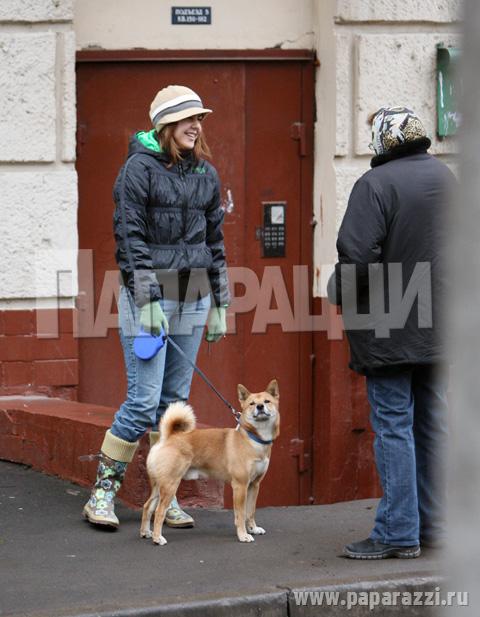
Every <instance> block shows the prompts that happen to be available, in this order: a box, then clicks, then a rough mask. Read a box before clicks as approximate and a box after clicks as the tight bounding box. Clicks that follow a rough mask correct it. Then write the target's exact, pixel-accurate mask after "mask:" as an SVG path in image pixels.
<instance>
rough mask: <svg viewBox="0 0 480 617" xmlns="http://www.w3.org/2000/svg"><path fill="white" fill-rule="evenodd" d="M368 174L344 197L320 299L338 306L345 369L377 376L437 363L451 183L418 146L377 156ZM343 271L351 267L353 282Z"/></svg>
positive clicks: (441, 356) (440, 165) (441, 166)
mask: <svg viewBox="0 0 480 617" xmlns="http://www.w3.org/2000/svg"><path fill="white" fill-rule="evenodd" d="M372 167H373V169H371V170H370V171H368V172H366V173H365V174H364V175H363V176H362V177H361V178H360V179H359V180H358V181H357V182H356V184H355V186H354V187H353V190H352V193H351V195H350V199H349V202H348V208H347V211H346V213H345V217H344V219H343V222H342V225H341V227H340V231H339V235H338V240H337V251H338V259H339V261H338V263H337V264H336V266H335V273H334V274H333V275H332V277H331V278H330V280H329V283H328V296H329V299H330V301H331V302H333V303H335V304H340V305H342V314H343V319H344V324H345V329H346V333H347V337H348V341H349V344H350V351H351V362H350V367H351V368H352V369H354V370H355V371H357V372H359V373H362V374H365V375H384V374H388V373H391V372H394V371H398V370H401V369H403V368H411V367H412V366H413V365H417V364H433V363H437V362H442V361H443V360H444V359H445V353H444V348H443V336H442V331H443V328H442V315H443V310H442V304H443V300H444V299H445V297H446V295H447V287H448V285H447V278H448V277H447V274H446V269H445V263H444V259H445V249H446V241H447V224H446V205H447V203H448V197H449V194H450V191H451V188H452V185H453V184H454V176H453V174H452V172H451V171H450V170H449V169H448V167H447V166H446V165H444V164H443V163H441V162H440V161H439V160H438V159H436V158H434V157H433V156H431V155H429V154H428V153H427V151H426V145H425V144H424V143H422V142H420V144H416V145H414V144H412V145H410V146H409V147H407V148H402V149H399V150H398V152H395V150H393V151H392V152H390V153H388V154H387V155H381V156H377V157H375V158H374V159H372ZM343 264H354V266H355V268H354V269H355V275H354V276H352V275H351V272H349V267H348V266H347V268H345V267H343V268H342V265H343ZM369 264H377V265H373V266H372V265H371V266H370V268H369ZM393 264H397V265H393ZM350 268H351V267H350ZM389 268H390V278H389V272H388V271H389ZM369 270H370V272H369ZM412 274H413V277H412ZM399 275H400V276H399ZM342 280H343V287H342ZM409 282H411V283H412V286H411V290H413V291H414V293H413V294H412V296H410V301H409V297H408V294H405V290H406V289H407V286H408V284H409ZM382 285H383V288H382ZM418 290H421V291H420V292H419V293H417V292H418ZM342 293H343V298H342ZM404 296H405V298H404V300H405V303H404V305H403V306H402V302H401V301H402V298H403V297H404ZM414 298H416V299H414ZM379 306H380V309H379V308H378V307H379ZM382 306H383V307H384V310H382ZM410 306H411V310H410ZM350 309H352V311H350ZM355 309H356V310H355ZM355 313H357V315H356V314H355ZM405 320H406V321H405ZM419 320H420V321H419ZM360 322H361V323H360Z"/></svg>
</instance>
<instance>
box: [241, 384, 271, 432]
mask: <svg viewBox="0 0 480 617" xmlns="http://www.w3.org/2000/svg"><path fill="white" fill-rule="evenodd" d="M279 399H280V393H279V390H278V382H277V380H276V379H272V381H271V382H270V383H269V384H268V386H267V388H266V389H265V390H264V391H263V392H257V393H251V392H249V391H248V390H247V388H245V386H242V384H238V400H239V401H240V405H241V407H242V420H243V422H245V423H247V424H250V425H251V426H254V427H258V428H260V427H262V426H264V427H266V426H267V425H270V426H271V427H272V428H273V439H275V438H276V437H278V435H279V434H280V414H279V412H278V405H279Z"/></svg>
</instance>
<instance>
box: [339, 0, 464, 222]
mask: <svg viewBox="0 0 480 617" xmlns="http://www.w3.org/2000/svg"><path fill="white" fill-rule="evenodd" d="M460 8H461V3H460V2H459V0H443V1H438V0H437V1H434V0H430V1H428V0H404V1H402V2H396V1H395V0H380V1H373V0H365V1H362V2H359V1H357V2H351V1H348V0H339V1H338V2H337V9H336V14H335V26H334V28H335V45H336V69H337V81H336V86H337V87H336V150H335V170H336V178H337V183H336V184H337V187H336V190H337V212H336V220H337V226H338V224H339V223H340V222H341V219H342V217H343V214H344V211H345V208H346V205H347V200H348V195H349V193H350V190H351V188H352V186H353V183H354V182H355V180H356V178H358V177H359V176H360V175H361V174H362V173H363V172H364V171H365V170H367V169H368V167H369V161H370V158H371V155H372V153H371V151H370V150H369V147H368V144H369V143H370V141H371V134H370V126H369V125H368V123H367V118H368V117H369V115H370V114H371V113H373V112H374V111H376V110H377V109H378V108H379V107H381V106H382V105H406V106H408V107H411V108H412V109H413V110H414V111H415V112H416V113H417V114H418V115H419V116H420V118H421V119H422V121H423V123H424V124H425V127H426V129H427V132H428V135H429V136H430V138H431V139H432V148H431V152H432V153H433V154H437V155H439V156H441V157H442V159H443V160H445V161H446V162H447V163H453V161H454V157H453V156H452V155H454V154H455V152H456V143H455V139H454V138H452V137H448V138H444V139H443V140H440V139H439V138H438V137H437V136H436V122H437V113H436V72H435V69H436V46H437V44H438V43H444V44H445V45H446V46H460V36H459V34H458V27H459V26H458V23H459V21H460V19H461V12H460Z"/></svg>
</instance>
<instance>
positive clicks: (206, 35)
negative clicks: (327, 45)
mask: <svg viewBox="0 0 480 617" xmlns="http://www.w3.org/2000/svg"><path fill="white" fill-rule="evenodd" d="M99 4H101V9H99ZM312 4H313V3H312V0H280V1H279V0H242V2H238V1H236V0H209V1H208V2H203V3H201V2H200V3H199V2H198V1H196V0H193V1H192V0H182V2H165V0H137V1H136V2H132V0H101V3H100V2H99V0H76V1H75V18H74V22H75V33H76V37H77V47H78V48H79V49H87V48H92V47H93V48H103V49H132V48H134V47H140V48H145V49H262V48H265V47H280V48H282V49H289V48H297V49H302V48H307V49H311V47H312V42H313V28H312ZM172 6H185V7H188V6H208V7H211V9H212V24H211V25H205V26H203V25H172V24H171V7H172Z"/></svg>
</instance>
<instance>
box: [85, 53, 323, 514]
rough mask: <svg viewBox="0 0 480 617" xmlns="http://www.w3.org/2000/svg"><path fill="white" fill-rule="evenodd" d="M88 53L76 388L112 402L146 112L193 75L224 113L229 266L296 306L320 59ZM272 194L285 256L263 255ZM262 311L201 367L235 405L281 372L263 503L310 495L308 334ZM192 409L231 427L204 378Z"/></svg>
mask: <svg viewBox="0 0 480 617" xmlns="http://www.w3.org/2000/svg"><path fill="white" fill-rule="evenodd" d="M82 56H83V57H82V58H81V59H82V61H81V62H79V63H78V65H77V84H78V86H77V91H78V98H77V105H78V127H79V131H78V159H77V171H78V175H79V202H80V205H79V235H80V248H81V249H89V250H90V251H91V253H88V252H87V253H82V254H81V258H80V263H81V274H80V297H79V308H80V311H79V313H80V322H81V325H80V330H81V332H82V338H81V339H80V386H79V397H80V400H82V401H85V402H94V403H97V404H104V405H110V406H114V407H115V406H117V405H118V404H119V403H120V402H121V401H122V399H123V396H124V391H125V378H124V367H123V359H122V353H121V348H120V344H119V341H118V336H117V333H116V332H115V331H114V328H115V325H116V318H115V315H114V313H115V312H116V309H115V302H114V294H115V293H116V291H117V288H118V276H117V273H116V271H117V268H116V264H115V261H114V257H113V254H114V245H113V238H112V212H113V204H112V197H111V193H112V185H113V182H114V179H115V177H116V174H117V173H118V169H119V167H120V166H121V164H122V162H123V161H124V158H125V154H126V150H127V144H128V140H129V137H130V135H131V134H132V133H134V132H135V131H136V130H141V129H145V128H148V126H149V120H148V115H147V110H148V108H149V104H150V101H151V99H152V98H153V96H154V94H155V92H156V91H157V90H158V89H159V88H160V87H162V86H163V85H166V84H168V83H180V84H186V85H188V86H190V87H192V88H193V89H194V90H196V91H197V92H199V94H200V95H201V97H202V99H203V101H204V103H205V104H206V105H207V106H209V107H211V108H212V109H214V113H213V114H212V115H211V116H210V117H209V118H208V120H207V121H206V122H205V125H204V128H205V132H206V136H207V138H208V142H209V144H210V146H211V149H212V153H213V163H214V164H215V166H216V167H217V169H218V171H219V175H220V178H221V179H222V183H223V186H224V190H225V194H226V191H227V189H229V190H230V191H231V195H232V197H233V201H234V209H233V211H232V212H230V213H228V214H227V215H226V219H225V237H226V246H227V254H228V264H229V267H230V268H239V267H242V268H247V269H248V277H249V279H250V280H252V277H253V278H254V279H255V280H256V281H257V283H256V285H258V290H259V300H260V301H262V302H263V303H264V307H265V306H266V304H265V302H268V308H270V307H272V306H273V307H274V306H275V305H279V304H280V303H282V301H283V300H285V298H283V300H282V297H283V296H282V294H281V293H280V296H281V297H277V296H278V295H279V294H278V290H279V289H280V291H281V290H282V285H283V283H282V282H281V281H280V280H279V279H280V278H281V279H282V281H284V282H285V284H284V287H285V290H286V293H287V294H288V300H289V302H290V304H291V306H292V307H293V266H298V265H301V264H305V265H310V264H311V241H312V240H311V227H310V217H311V210H312V208H311V192H312V171H311V169H312V132H313V117H312V115H313V67H312V63H311V61H310V62H309V61H307V60H303V61H302V60H299V59H295V60H293V59H285V58H282V59H281V60H278V59H277V60H266V59H262V60H258V61H253V60H245V59H239V58H236V59H235V60H234V61H225V60H219V59H215V60H207V59H205V58H204V59H202V61H198V60H197V61H191V60H189V61H188V60H183V61H162V62H159V61H152V60H149V61H139V60H135V61H132V59H131V60H130V61H117V60H116V61H112V60H108V59H107V58H105V57H101V56H98V55H97V56H96V57H88V54H83V55H82ZM262 202H286V208H285V211H286V221H285V224H286V251H285V257H276V258H264V257H263V256H262V242H261V230H260V228H261V227H262V225H263V209H264V206H263V205H262ZM257 238H260V239H257ZM90 255H91V256H92V259H93V262H92V267H91V268H90V264H89V256H90ZM266 266H267V268H265V267H266ZM91 272H93V279H92V275H91ZM235 272H236V274H235V278H236V280H240V283H238V284H237V285H236V286H235V287H236V289H235V293H236V295H242V294H243V293H245V289H243V291H242V290H241V289H240V291H239V290H238V287H240V288H242V284H241V279H242V275H241V274H242V273H239V271H238V270H236V271H235ZM279 283H280V286H279ZM272 288H273V291H272ZM91 291H93V293H91ZM307 293H308V292H307ZM262 299H263V300H262ZM283 304H285V302H284V301H283ZM278 308H280V307H278ZM259 312H260V311H259V310H257V308H253V309H252V310H250V311H249V312H247V313H244V314H237V315H236V318H235V325H236V333H235V334H232V335H230V336H227V338H226V339H225V340H223V341H222V342H220V343H218V344H216V345H210V346H209V345H207V344H206V343H205V344H204V345H202V348H201V351H200V355H199V366H200V367H201V368H202V369H203V370H204V371H205V372H206V373H207V374H208V376H209V377H210V378H211V379H212V381H213V382H214V383H215V384H216V385H217V386H218V387H219V388H220V389H221V391H222V393H223V394H224V396H226V397H227V398H228V399H229V400H231V401H232V402H233V404H234V405H236V400H235V399H236V385H237V383H243V384H244V385H245V386H247V387H248V388H249V389H251V390H252V391H258V390H261V389H263V388H264V387H265V386H266V384H267V383H268V381H269V380H270V379H271V378H273V377H277V378H278V380H279V384H280V391H281V412H282V432H281V437H280V439H279V441H278V443H276V444H275V448H274V452H273V457H272V463H271V467H270V470H269V473H268V475H267V478H266V479H265V481H264V486H263V487H262V491H261V494H260V500H259V504H260V505H288V504H299V503H307V502H308V499H309V496H310V494H311V469H310V468H309V464H308V462H309V455H310V447H311V445H310V442H311V439H310V437H311V426H312V396H311V389H312V374H311V373H312V371H311V366H310V359H311V349H312V337H311V334H310V333H303V334H302V333H298V332H295V331H293V332H284V331H283V329H284V328H283V325H282V324H273V325H268V324H267V326H266V328H263V330H265V332H263V333H257V334H253V333H252V326H253V325H254V323H256V324H257V325H258V322H259V321H262V319H261V316H260V320H259V317H258V315H259ZM287 312H288V311H287ZM108 315H111V316H110V317H108ZM269 315H271V313H269V314H268V315H267V321H269V320H268V316H269ZM229 319H230V326H232V325H233V317H232V316H230V318H229ZM255 320H257V321H256V322H255ZM105 324H106V325H107V326H108V329H107V327H106V325H105ZM192 404H193V405H194V407H195V408H196V409H197V415H198V417H199V420H200V422H203V423H206V424H210V425H213V426H233V425H234V423H233V419H232V417H231V416H230V415H229V411H228V409H227V408H226V407H225V406H224V405H223V404H222V403H221V401H219V399H218V398H216V396H215V395H214V393H213V392H212V391H211V390H209V389H208V387H207V386H206V385H205V384H204V383H203V382H202V381H201V380H200V379H199V378H198V377H197V376H195V377H194V382H193V387H192ZM304 455H306V456H304ZM227 495H228V493H227ZM227 503H228V499H227Z"/></svg>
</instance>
